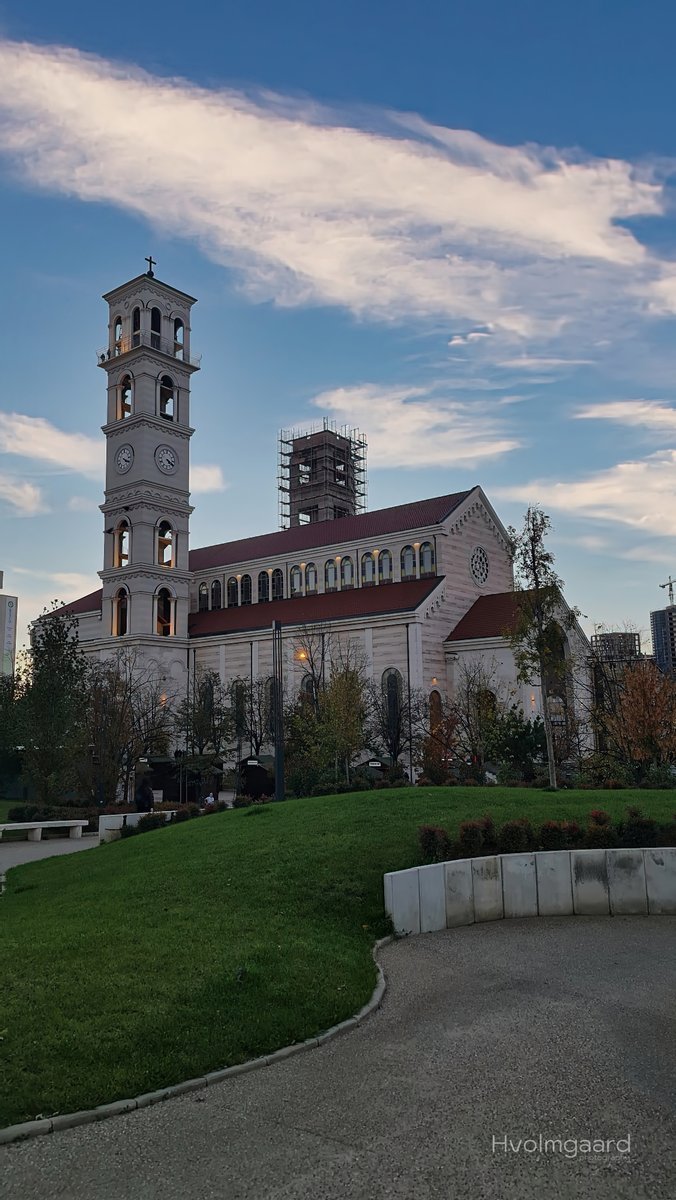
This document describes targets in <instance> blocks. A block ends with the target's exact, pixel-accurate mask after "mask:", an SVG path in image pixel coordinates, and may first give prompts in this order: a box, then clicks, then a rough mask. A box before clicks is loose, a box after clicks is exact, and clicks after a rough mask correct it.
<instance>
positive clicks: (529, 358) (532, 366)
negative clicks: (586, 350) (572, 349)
mask: <svg viewBox="0 0 676 1200" xmlns="http://www.w3.org/2000/svg"><path fill="white" fill-rule="evenodd" d="M590 363H591V359H589V358H538V357H537V356H536V355H532V354H520V355H519V356H518V357H517V358H508V359H505V361H504V362H501V363H500V364H499V366H501V367H507V368H509V369H510V370H514V371H552V370H558V369H559V368H565V367H586V366H589V365H590Z"/></svg>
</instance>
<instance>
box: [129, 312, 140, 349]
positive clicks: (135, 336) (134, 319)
mask: <svg viewBox="0 0 676 1200" xmlns="http://www.w3.org/2000/svg"><path fill="white" fill-rule="evenodd" d="M131 344H132V346H140V345H141V309H140V308H135V309H134V310H133V311H132V314H131Z"/></svg>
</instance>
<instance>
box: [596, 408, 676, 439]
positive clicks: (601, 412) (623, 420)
mask: <svg viewBox="0 0 676 1200" xmlns="http://www.w3.org/2000/svg"><path fill="white" fill-rule="evenodd" d="M575 416H576V417H577V418H578V420H581V421H613V422H614V423H615V424H617V425H630V426H638V427H639V428H640V429H651V430H657V431H658V432H664V433H672V434H676V408H674V407H673V406H672V405H671V404H667V403H666V401H664V400H612V401H609V402H608V403H602V404H587V405H585V406H584V408H581V409H579V411H578V412H576V413H575Z"/></svg>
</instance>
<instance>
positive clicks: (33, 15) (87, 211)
mask: <svg viewBox="0 0 676 1200" xmlns="http://www.w3.org/2000/svg"><path fill="white" fill-rule="evenodd" d="M675 39H676V10H675V9H674V7H673V5H672V4H670V3H667V2H666V0H648V3H645V4H643V5H641V6H640V7H639V6H638V4H636V3H625V2H622V0H613V2H612V3H611V2H608V3H602V2H600V0H596V2H591V3H590V2H589V0H587V2H586V3H579V2H578V0H572V2H570V3H566V4H565V5H564V4H558V3H554V4H550V5H543V4H542V3H541V2H540V3H535V2H533V3H531V2H525V0H512V3H511V4H509V5H507V4H504V3H503V2H502V0H491V2H487V3H483V4H477V3H469V2H468V3H454V2H453V0H445V2H442V0H438V2H434V3H432V2H431V0H419V2H418V3H416V4H415V5H413V4H396V3H387V4H385V3H381V2H380V0H370V2H369V3H368V4H364V3H363V0H362V3H360V4H356V3H352V2H351V0H348V2H345V0H343V2H342V3H341V4H340V5H331V6H329V5H322V4H317V3H316V2H315V3H313V4H310V3H304V2H298V0H287V2H286V3H285V4H283V5H281V4H278V3H272V2H268V3H262V2H261V0H250V2H249V3H247V4H246V5H244V4H220V5H213V4H211V5H208V4H204V3H201V2H199V0H197V2H195V3H193V4H191V5H190V6H186V5H185V4H181V5H179V4H177V3H173V2H169V3H165V4H164V5H161V6H157V5H155V6H152V7H148V6H139V7H138V9H135V10H133V13H132V12H131V11H130V13H129V14H128V15H126V16H124V17H123V16H122V15H121V14H120V11H119V10H116V12H115V13H113V10H111V9H109V8H105V7H103V8H102V7H101V6H95V5H92V4H91V3H87V4H85V3H80V2H79V0H78V2H75V3H67V4H64V5H53V4H47V3H35V2H31V0H27V2H25V3H22V4H20V5H19V4H18V3H15V4H8V3H2V0H0V164H1V174H0V228H2V229H3V231H4V235H5V236H4V238H3V287H2V304H3V313H2V353H3V364H4V368H5V381H4V382H5V386H4V387H3V389H2V392H1V393H0V569H3V568H4V570H5V587H6V588H7V589H8V590H11V591H16V592H17V593H18V594H19V596H20V597H21V603H22V615H23V618H24V620H27V619H29V618H32V617H33V616H34V615H36V612H37V611H39V609H40V608H41V607H42V604H43V603H44V602H46V601H47V600H49V599H50V598H51V597H56V596H58V597H60V598H64V599H70V598H73V597H74V596H76V595H78V594H82V592H84V591H88V590H90V589H91V588H93V587H95V586H96V585H97V577H96V571H97V570H98V569H99V567H100V565H101V551H102V546H101V527H102V526H101V516H100V513H99V512H98V508H97V505H98V503H100V500H101V498H102V496H101V490H102V478H101V474H100V471H101V467H100V454H101V444H102V442H103V438H102V436H101V434H100V432H99V429H100V425H101V424H102V423H103V420H104V408H105V396H104V380H103V379H102V378H101V373H100V372H98V371H97V369H96V365H95V351H96V348H97V347H98V346H100V345H101V344H102V342H103V341H104V339H105V324H106V309H105V305H104V304H103V301H101V300H100V299H99V297H100V295H101V293H102V292H104V291H106V290H108V289H110V288H112V287H114V286H115V285H117V284H118V283H120V282H123V281H124V280H125V279H127V278H130V277H132V276H133V275H135V274H137V273H140V271H141V270H143V269H144V262H143V260H144V257H145V255H146V254H148V253H150V252H151V251H152V253H153V255H154V257H155V258H156V259H157V260H158V264H159V265H158V268H157V273H158V275H159V277H160V278H162V279H164V280H166V281H167V282H170V283H173V284H175V285H176V286H177V287H179V288H182V289H184V290H186V291H188V292H190V293H191V294H193V295H195V296H197V297H198V298H199V304H198V305H197V306H196V308H195V310H194V323H193V346H194V347H195V348H196V349H198V350H200V351H201V352H202V354H203V370H202V371H201V373H200V374H199V375H198V376H197V377H196V378H195V381H194V389H193V411H192V415H193V424H194V425H195V426H196V430H197V432H196V434H195V437H194V439H193V463H194V464H196V466H197V467H199V468H200V469H199V471H197V472H196V474H195V479H194V483H195V484H196V485H197V487H196V490H195V494H194V497H193V500H194V503H195V514H194V517H193V524H192V531H193V545H200V544H207V543H209V542H213V541H220V540H223V539H226V538H230V537H237V536H245V535H247V534H251V533H255V532H263V531H267V530H270V529H274V528H275V527H276V524H277V494H276V435H277V431H278V429H279V428H280V427H288V426H292V425H302V424H304V423H308V422H312V421H316V420H319V419H321V417H322V416H324V415H328V416H329V417H331V418H333V419H335V420H337V421H338V423H339V424H341V423H343V422H350V423H353V424H356V425H358V426H360V427H361V428H362V430H363V431H364V432H365V433H366V435H367V437H368V439H369V451H370V452H369V459H370V466H369V502H370V507H371V508H376V507H381V506H384V505H387V504H392V503H399V502H401V501H403V500H407V499H417V498H421V497H423V496H429V495H435V494H438V493H442V492H446V491H454V490H457V489H459V488H464V487H467V486H470V485H472V484H474V483H481V484H482V486H483V487H484V489H485V490H486V492H487V494H488V495H489V497H490V498H491V500H492V502H493V503H494V505H495V507H496V508H497V510H498V512H499V513H500V514H501V516H502V517H503V519H504V520H505V522H506V523H508V522H511V523H514V524H519V523H520V520H521V517H522V514H523V511H524V508H525V506H526V504H527V503H528V502H529V501H536V502H540V503H542V505H543V506H544V507H545V509H546V510H547V511H548V512H549V513H550V515H551V517H552V522H553V525H554V534H553V537H552V545H553V549H554V551H555V553H556V558H557V566H558V569H559V571H560V574H561V575H562V576H563V578H564V580H565V582H566V592H567V595H568V598H569V599H570V601H571V602H572V603H575V604H577V605H578V606H579V607H580V608H581V610H582V611H583V613H585V614H586V615H587V617H588V620H587V621H586V622H585V624H586V626H587V628H588V629H591V628H592V626H593V624H594V623H601V624H604V625H606V626H607V627H618V626H622V625H623V624H624V623H625V622H627V621H629V622H632V623H633V624H634V625H636V626H637V627H638V628H640V629H642V630H646V628H647V625H648V613H649V611H650V609H651V608H653V607H660V606H661V604H662V603H663V601H664V592H661V591H660V590H659V588H658V584H660V583H662V582H663V581H664V580H665V579H666V577H667V575H668V574H669V573H670V572H672V573H675V574H676V552H675V550H674V536H675V535H676V503H675V500H676V402H675V398H674V397H675V392H676V389H675V386H674V380H675V379H676V348H675V336H674V335H675V333H676V220H675V219H674V190H673V178H674V172H675V170H676V127H674V123H673V112H674V109H675V107H676V76H675V75H674V72H673V66H672V47H673V44H674V41H675Z"/></svg>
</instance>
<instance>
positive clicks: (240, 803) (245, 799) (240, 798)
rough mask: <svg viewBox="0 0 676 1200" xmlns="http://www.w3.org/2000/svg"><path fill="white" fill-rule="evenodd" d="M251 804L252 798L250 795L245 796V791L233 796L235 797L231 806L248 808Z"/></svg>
mask: <svg viewBox="0 0 676 1200" xmlns="http://www.w3.org/2000/svg"><path fill="white" fill-rule="evenodd" d="M252 804H253V798H252V797H251V796H247V794H246V792H239V794H238V795H237V796H235V798H234V800H233V802H232V807H233V808H250V807H251V805H252Z"/></svg>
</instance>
